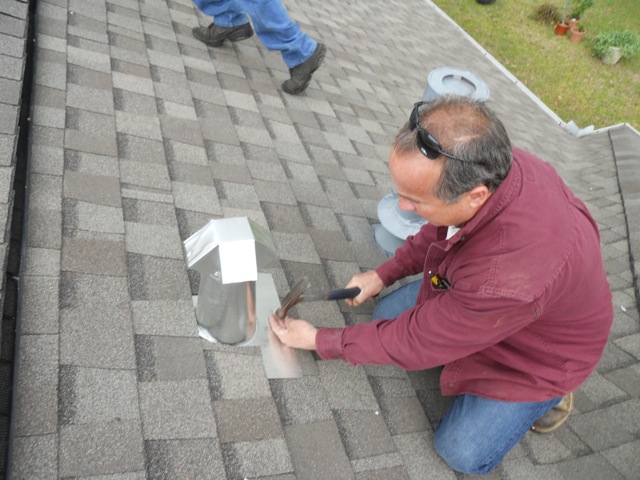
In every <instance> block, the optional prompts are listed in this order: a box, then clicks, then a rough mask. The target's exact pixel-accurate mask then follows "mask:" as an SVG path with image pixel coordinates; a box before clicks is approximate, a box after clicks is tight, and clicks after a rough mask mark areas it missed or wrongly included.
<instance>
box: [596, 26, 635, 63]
mask: <svg viewBox="0 0 640 480" xmlns="http://www.w3.org/2000/svg"><path fill="white" fill-rule="evenodd" d="M593 51H594V53H595V54H596V56H597V57H599V58H600V59H602V61H603V63H606V64H609V65H613V64H614V63H616V62H617V61H618V60H620V58H623V57H624V58H631V57H633V56H634V55H636V54H637V53H638V52H640V35H638V34H637V33H635V32H632V31H630V30H623V31H609V32H601V33H599V34H597V35H596V36H595V38H594V39H593Z"/></svg>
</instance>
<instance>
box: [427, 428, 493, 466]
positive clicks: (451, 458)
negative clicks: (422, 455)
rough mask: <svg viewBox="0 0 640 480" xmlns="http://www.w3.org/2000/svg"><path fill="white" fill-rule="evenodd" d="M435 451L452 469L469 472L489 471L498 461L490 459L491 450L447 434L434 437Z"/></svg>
mask: <svg viewBox="0 0 640 480" xmlns="http://www.w3.org/2000/svg"><path fill="white" fill-rule="evenodd" d="M434 447H435V450H436V453H437V454H438V455H440V457H441V458H442V459H443V460H444V461H445V462H446V463H447V465H449V466H450V467H451V468H452V469H453V470H455V471H457V472H462V473H470V474H476V475H478V474H480V475H482V474H485V473H488V472H490V471H491V470H492V469H493V468H494V467H495V466H496V464H497V463H498V462H495V461H491V458H490V457H491V452H487V451H486V450H485V449H483V448H479V447H478V445H475V444H470V443H469V442H466V443H465V442H464V441H460V439H456V438H452V437H451V436H447V435H438V432H436V435H435V439H434Z"/></svg>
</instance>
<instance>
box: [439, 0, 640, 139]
mask: <svg viewBox="0 0 640 480" xmlns="http://www.w3.org/2000/svg"><path fill="white" fill-rule="evenodd" d="M433 2H434V3H435V4H436V5H437V6H438V7H440V8H441V9H442V10H443V11H444V12H445V13H446V14H447V15H449V16H450V17H451V18H452V19H453V20H454V21H455V22H456V23H457V24H458V25H460V26H461V27H462V28H463V29H464V30H465V31H466V32H467V33H468V34H469V35H471V36H472V37H473V38H474V39H475V40H476V41H477V42H478V43H479V44H480V45H482V46H483V47H484V48H485V49H486V50H487V51H488V52H489V53H491V55H493V56H494V57H495V58H496V59H497V60H498V61H499V62H500V63H502V64H503V65H504V66H505V67H506V68H507V69H508V70H509V71H510V72H511V73H512V74H513V75H515V76H516V77H517V78H518V80H520V81H521V82H522V83H523V84H524V85H526V86H527V88H529V90H531V91H532V92H533V93H534V94H535V95H536V96H538V98H540V99H541V100H542V101H543V102H544V103H545V104H546V105H547V106H548V107H549V108H550V109H551V110H553V111H554V112H555V113H556V114H557V115H558V116H559V117H560V118H561V119H562V120H563V121H564V122H568V121H570V120H573V121H574V122H575V123H576V124H577V125H578V126H579V127H580V128H584V127H586V126H588V125H594V126H595V128H604V127H608V126H611V125H615V124H618V123H623V122H627V123H629V124H631V125H632V126H633V127H634V128H636V129H638V130H640V55H636V56H635V57H633V58H631V59H621V60H620V61H619V62H618V63H617V64H615V65H605V64H603V63H602V62H601V61H600V59H598V58H596V57H595V56H594V55H593V51H592V47H591V45H592V42H593V38H594V37H595V35H596V34H597V33H599V32H603V31H608V30H632V31H635V32H637V33H640V0H595V5H594V6H593V7H592V8H590V9H589V10H587V12H586V13H585V14H584V16H583V18H582V22H583V23H584V25H585V27H586V30H587V33H586V35H585V36H584V38H583V39H582V42H580V43H573V42H570V41H569V36H568V35H567V36H566V37H560V36H557V35H555V34H554V26H555V24H552V23H547V24H543V23H539V22H538V21H536V20H535V19H534V17H535V12H536V10H537V8H538V7H539V6H540V5H542V4H543V3H551V4H553V5H556V6H557V7H558V10H559V12H560V14H562V8H563V6H564V1H563V0H551V1H550V2H548V1H547V0H517V1H513V0H496V2H495V3H493V4H491V5H480V4H478V3H477V2H476V1H475V0H433Z"/></svg>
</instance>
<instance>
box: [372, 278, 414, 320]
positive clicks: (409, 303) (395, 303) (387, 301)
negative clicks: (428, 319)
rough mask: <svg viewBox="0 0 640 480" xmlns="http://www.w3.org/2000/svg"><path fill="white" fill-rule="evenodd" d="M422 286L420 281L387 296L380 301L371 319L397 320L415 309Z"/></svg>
mask: <svg viewBox="0 0 640 480" xmlns="http://www.w3.org/2000/svg"><path fill="white" fill-rule="evenodd" d="M421 285H422V280H418V281H416V282H411V283H409V284H407V285H404V286H403V287H400V288H398V289H397V290H394V291H393V292H391V293H390V294H388V295H385V296H384V297H382V299H380V301H378V304H377V305H376V308H375V309H374V310H373V314H372V316H371V318H372V319H373V320H379V319H382V318H396V317H397V316H398V315H400V314H401V313H402V312H404V311H405V310H409V309H410V308H412V307H415V305H416V300H417V299H418V292H419V291H420V286H421Z"/></svg>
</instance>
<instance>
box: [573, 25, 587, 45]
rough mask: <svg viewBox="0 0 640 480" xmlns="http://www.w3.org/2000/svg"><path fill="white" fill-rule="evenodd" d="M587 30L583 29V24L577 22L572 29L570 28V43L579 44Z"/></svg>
mask: <svg viewBox="0 0 640 480" xmlns="http://www.w3.org/2000/svg"><path fill="white" fill-rule="evenodd" d="M586 32H587V30H586V29H585V28H584V23H582V22H578V23H576V25H575V26H574V27H571V36H570V37H569V40H570V41H572V42H576V43H577V42H579V41H580V40H582V37H584V34H585V33H586Z"/></svg>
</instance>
